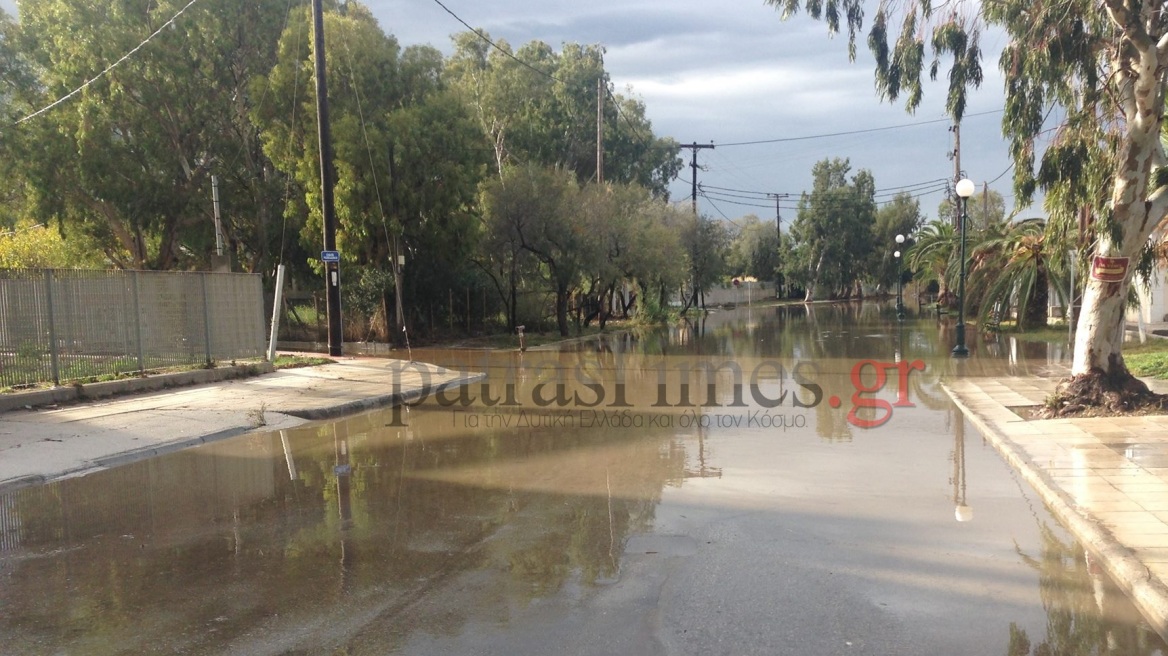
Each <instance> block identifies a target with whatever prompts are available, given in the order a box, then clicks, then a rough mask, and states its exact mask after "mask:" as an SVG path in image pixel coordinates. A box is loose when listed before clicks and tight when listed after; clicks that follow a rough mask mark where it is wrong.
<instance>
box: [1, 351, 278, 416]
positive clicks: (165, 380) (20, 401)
mask: <svg viewBox="0 0 1168 656" xmlns="http://www.w3.org/2000/svg"><path fill="white" fill-rule="evenodd" d="M275 370H276V368H275V367H274V366H273V365H272V363H271V362H258V363H254V364H241V365H234V366H231V367H217V368H215V369H195V370H193V371H183V372H179V373H174V374H157V375H154V376H146V377H144V378H126V379H123V380H110V381H105V382H101V383H88V384H84V385H82V384H77V385H62V386H60V387H54V388H52V389H46V390H36V391H33V392H16V393H14V394H3V395H0V413H3V412H9V411H11V410H21V409H25V408H29V407H33V408H35V407H38V406H46V405H57V404H62V403H74V402H78V401H93V400H95V399H101V398H105V397H109V396H116V395H119V394H137V393H141V392H156V391H158V390H162V389H167V388H170V387H187V386H190V385H205V384H207V383H217V382H219V381H223V380H234V379H237V378H249V377H252V376H260V375H263V374H270V373H272V372H273V371H275Z"/></svg>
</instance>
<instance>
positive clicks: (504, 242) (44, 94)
mask: <svg viewBox="0 0 1168 656" xmlns="http://www.w3.org/2000/svg"><path fill="white" fill-rule="evenodd" d="M184 4H185V3H181V2H168V1H165V0H164V1H162V2H157V1H153V0H151V1H150V2H147V1H146V0H83V1H80V2H78V1H76V0H44V1H40V2H35V3H33V2H21V3H19V4H18V6H19V10H20V16H19V21H17V20H15V19H13V18H12V17H9V16H5V15H3V14H2V13H0V70H2V71H3V73H4V81H5V84H4V86H3V87H0V119H2V120H3V124H4V127H0V150H2V152H0V162H2V164H0V167H3V171H0V173H3V174H4V175H2V176H0V196H2V198H3V200H4V201H5V202H4V203H0V229H2V230H4V231H7V232H10V233H12V234H21V233H20V231H21V230H23V229H26V228H31V226H33V225H37V224H41V225H45V226H50V227H51V228H52V229H54V230H57V231H58V232H59V233H60V234H61V235H63V237H64V239H65V241H66V242H68V243H69V244H70V247H71V248H72V249H73V251H78V250H80V251H82V252H87V253H96V254H100V257H99V258H96V259H100V260H102V261H104V262H105V263H106V264H107V265H109V266H114V267H122V268H149V269H197V268H207V267H208V266H209V265H210V261H211V254H212V253H213V252H214V247H215V234H214V229H213V225H214V221H213V215H212V214H213V205H212V202H211V197H212V189H211V185H212V176H215V177H216V178H217V179H218V182H219V189H220V195H221V197H222V206H223V230H224V236H225V242H226V249H227V251H228V253H229V254H230V255H231V257H232V259H233V261H234V262H235V263H236V267H237V269H238V270H243V271H249V272H261V273H264V274H266V275H269V276H270V274H271V273H272V272H273V271H274V269H275V265H276V264H277V263H280V262H283V263H286V264H288V265H289V266H290V273H291V276H292V279H293V280H294V281H295V283H294V284H298V285H300V286H303V287H307V288H315V287H318V286H319V282H318V280H319V278H318V276H319V272H320V266H319V262H318V261H317V259H316V253H318V252H319V250H320V243H321V239H320V235H321V233H322V217H321V209H320V205H321V204H320V193H321V192H320V174H319V164H318V162H319V158H318V148H317V142H316V119H315V100H316V99H315V91H316V89H315V86H314V84H313V75H314V69H313V53H312V43H313V41H312V38H311V21H310V17H309V11H308V7H307V6H306V5H307V3H306V2H303V1H300V2H294V3H292V6H291V8H290V7H289V3H287V2H275V1H274V0H261V1H259V2H250V3H244V4H243V5H241V4H240V3H238V2H232V1H231V0H204V1H203V2H200V3H198V4H197V5H192V6H189V7H187V8H186V9H185V10H183V11H182V12H179V10H180V9H182V8H183V5H184ZM325 4H326V12H327V13H326V16H325V34H326V41H327V43H328V44H329V45H328V47H329V52H328V53H327V61H328V64H327V65H328V70H327V72H326V73H327V77H328V80H329V100H330V111H331V124H332V134H333V139H334V151H335V153H334V155H335V158H334V162H335V166H336V169H337V181H338V184H337V188H336V207H337V215H338V222H339V229H338V248H339V250H340V251H341V253H342V258H343V260H342V261H343V265H344V268H343V275H344V280H345V284H344V285H343V286H342V287H343V289H345V290H346V295H347V299H346V300H347V301H348V302H347V306H351V307H352V308H353V310H354V312H355V313H356V314H358V315H360V316H355V317H351V318H352V319H355V320H354V321H351V322H350V324H352V327H353V328H354V329H356V332H358V334H360V335H361V336H365V335H368V334H369V333H368V330H367V326H368V324H366V323H365V321H366V320H368V319H375V321H374V323H375V324H377V325H379V326H380V330H382V331H385V330H388V324H390V323H391V322H392V319H393V318H392V317H391V314H393V313H394V312H393V310H391V308H394V307H395V306H397V303H395V302H393V301H396V300H398V299H404V301H405V303H404V310H405V313H404V316H399V317H397V320H398V321H401V322H404V321H406V320H408V321H410V322H411V323H415V324H417V323H421V324H435V323H441V322H442V319H444V318H445V317H443V316H441V315H443V314H445V313H448V312H450V310H451V309H450V308H448V307H447V306H446V304H445V303H433V300H434V299H445V298H446V297H447V295H448V293H450V291H451V290H462V289H471V288H474V289H481V290H490V291H491V293H490V294H489V296H488V298H489V301H488V302H487V303H486V305H488V307H484V308H483V314H484V315H493V314H496V313H497V314H499V315H502V316H506V317H507V322H508V323H509V324H511V325H512V326H514V325H515V324H516V323H517V322H521V321H524V320H528V319H535V320H539V319H541V318H542V317H543V314H542V312H541V310H540V309H539V308H542V299H543V297H544V296H550V297H554V299H555V302H554V304H553V305H554V308H555V313H554V316H555V317H556V323H557V324H558V325H559V327H560V329H561V330H566V328H565V326H566V316H567V314H568V308H569V307H573V308H592V309H593V310H594V314H597V315H599V316H601V318H603V316H602V315H603V312H602V311H601V308H612V307H614V306H616V305H618V302H614V301H613V300H612V299H613V298H614V297H615V296H617V295H618V290H619V292H620V295H623V296H624V297H625V298H624V300H623V306H622V307H628V306H629V304H630V298H629V297H630V296H631V294H625V293H624V292H625V282H628V283H629V284H631V285H633V286H634V287H635V288H636V289H637V290H638V291H639V293H640V295H641V296H642V297H645V298H648V297H650V296H652V297H653V298H655V299H657V300H658V301H659V300H660V299H661V298H662V295H663V293H664V290H670V291H671V290H672V289H674V288H675V287H677V286H678V285H680V284H681V283H682V281H685V280H691V281H692V280H693V276H691V275H690V268H692V267H691V266H690V263H691V256H690V254H691V253H693V252H694V251H693V249H689V250H688V251H687V250H686V249H685V244H684V241H683V239H684V238H685V235H686V234H687V230H689V232H693V231H695V230H697V226H698V224H699V223H700V222H697V221H696V220H694V219H693V218H692V217H688V218H687V217H685V216H683V214H682V213H680V212H678V211H676V210H673V209H671V208H669V207H668V206H667V205H666V203H665V201H666V200H667V185H668V182H669V181H670V180H671V179H673V177H675V175H676V173H677V172H678V171H679V170H680V168H681V166H682V162H681V159H680V158H679V156H678V151H679V149H678V145H677V143H676V142H674V141H673V140H672V139H668V138H661V137H657V136H656V135H654V134H653V131H652V125H651V124H650V122H649V121H648V119H647V118H646V117H645V107H644V105H643V104H642V103H641V102H640V101H639V100H637V99H635V98H631V97H626V96H623V95H621V94H615V93H612V92H611V91H609V89H610V86H611V85H610V81H609V77H608V73H607V72H606V71H605V69H604V50H603V48H601V47H599V46H581V45H578V44H571V43H569V44H565V45H564V46H563V48H562V49H561V50H560V51H559V52H557V51H555V50H553V49H552V48H551V47H550V46H549V45H547V44H545V43H542V42H538V41H534V42H531V43H529V44H527V45H525V46H523V47H521V48H519V49H517V50H516V49H513V48H512V47H511V46H510V45H509V44H507V43H506V42H503V41H496V42H494V43H493V44H491V43H489V39H490V37H489V35H485V34H483V35H480V34H475V33H469V32H468V33H464V34H459V35H456V36H455V37H454V53H453V55H451V56H450V57H444V56H443V55H442V54H441V53H440V52H439V51H438V50H437V49H435V48H433V47H431V46H424V45H423V46H408V47H404V48H403V47H402V46H401V45H399V43H398V42H397V40H396V39H395V38H394V37H393V36H391V35H389V34H387V33H386V32H384V31H383V30H382V28H381V26H379V25H378V24H377V22H376V20H375V19H374V18H373V16H372V14H371V13H370V12H369V10H368V9H367V8H366V7H364V6H363V5H361V4H359V3H357V2H345V3H339V2H326V3H325ZM244 5H246V6H244ZM176 12H179V15H178V17H177V18H175V19H174V20H173V21H172V22H169V23H168V21H170V20H171V18H172V17H174V16H175V14H176ZM159 28H165V29H159ZM152 34H153V36H152V37H151V38H150V39H149V41H148V43H146V44H145V45H144V46H142V47H141V48H139V49H137V50H135V47H136V46H138V45H139V43H141V42H142V40H143V39H144V38H145V37H147V36H148V35H152ZM132 50H133V51H134V52H133V54H132V55H131V56H130V57H128V58H126V59H124V60H122V61H120V62H119V63H118V65H117V66H115V67H113V68H109V69H108V70H107V67H108V66H109V65H110V63H111V62H115V61H118V60H119V58H121V57H122V55H123V54H125V53H127V52H130V51H132ZM89 80H92V82H90V83H88V84H83V83H85V82H86V81H89ZM77 89H79V90H78V91H76V92H75V93H73V94H72V95H69V94H70V93H71V92H74V90H77ZM598 95H599V96H600V98H598ZM66 97H67V99H66V100H64V101H63V102H61V103H60V104H59V105H56V106H52V107H51V109H48V110H46V111H43V112H39V113H38V110H40V109H42V108H46V107H50V106H51V105H52V103H53V102H54V100H56V99H59V98H66ZM598 100H600V101H603V103H602V107H603V110H602V116H601V119H600V130H599V135H598V125H597V123H598V118H597V106H598ZM598 139H600V141H601V144H600V150H602V151H603V153H604V159H603V162H604V164H603V169H602V171H603V179H604V181H605V182H604V183H603V184H602V183H600V181H599V180H598V173H599V172H598V166H597V151H598V143H597V141H598ZM524 189H526V190H527V191H528V192H530V193H528V194H526V195H524V192H523V190H524ZM524 217H526V218H524ZM689 224H692V225H693V227H692V228H685V225H689ZM399 258H401V259H404V262H405V265H404V268H401V267H398V266H396V264H397V262H399V261H400V259H399ZM77 262H78V260H72V263H77ZM35 263H40V262H39V261H38V262H35ZM697 266H698V268H700V265H697ZM525 298H528V299H531V300H530V302H527V301H523V300H522V299H525ZM570 301H571V302H570ZM427 305H428V306H429V312H426V311H424V309H425V308H426V306H427ZM435 306H437V307H438V308H439V311H438V314H439V316H438V317H435V316H434V307H435ZM528 306H530V310H529V311H528V312H527V314H526V315H525V312H524V308H525V307H528ZM422 327H425V326H424V325H423V326H422Z"/></svg>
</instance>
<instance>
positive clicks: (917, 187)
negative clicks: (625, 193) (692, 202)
mask: <svg viewBox="0 0 1168 656" xmlns="http://www.w3.org/2000/svg"><path fill="white" fill-rule="evenodd" d="M686 148H688V146H686ZM948 184H949V181H948V180H947V179H945V178H934V179H932V180H925V181H923V182H914V183H912V184H907V185H899V186H894V187H883V188H881V189H876V190H874V193H875V195H877V196H887V195H890V194H896V193H900V192H901V191H910V192H911V191H921V190H923V189H924V188H928V190H929V191H932V190H933V189H932V188H933V187H944V186H945V185H948ZM698 187H699V188H700V189H702V190H707V189H711V190H714V191H717V192H726V193H725V194H720V195H730V196H734V195H736V194H742V196H740V197H741V198H748V199H754V198H756V197H757V198H767V197H771V196H773V192H768V191H753V190H749V189H732V188H730V187H717V186H714V185H708V184H699V185H698Z"/></svg>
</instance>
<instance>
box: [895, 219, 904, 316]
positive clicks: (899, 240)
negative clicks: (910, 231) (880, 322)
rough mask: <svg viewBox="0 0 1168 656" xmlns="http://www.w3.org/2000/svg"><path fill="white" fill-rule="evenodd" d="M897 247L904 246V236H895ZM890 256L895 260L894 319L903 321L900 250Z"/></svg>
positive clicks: (902, 267)
mask: <svg viewBox="0 0 1168 656" xmlns="http://www.w3.org/2000/svg"><path fill="white" fill-rule="evenodd" d="M896 243H897V245H898V246H899V245H901V244H904V235H897V236H896ZM892 256H893V257H895V258H896V318H897V320H899V321H904V266H903V260H901V259H900V249H899V248H897V249H896V251H895V252H893V253H892Z"/></svg>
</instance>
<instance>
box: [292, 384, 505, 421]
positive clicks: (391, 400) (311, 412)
mask: <svg viewBox="0 0 1168 656" xmlns="http://www.w3.org/2000/svg"><path fill="white" fill-rule="evenodd" d="M486 377H487V375H486V374H468V375H466V376H463V377H461V378H455V379H454V380H448V381H446V382H445V383H441V384H439V385H431V386H426V387H422V388H420V389H412V390H407V391H405V392H392V393H390V394H382V395H379V396H372V397H368V398H365V399H361V400H360V401H349V402H348V403H342V404H340V405H334V406H329V407H327V408H309V409H306V410H295V409H293V410H280V412H282V413H284V414H286V415H291V416H293V417H298V418H300V419H309V420H317V419H334V418H336V417H340V416H343V415H351V414H356V413H358V412H364V411H365V410H372V409H374V408H383V407H386V406H395V405H403V404H406V403H410V402H411V401H417V400H418V399H422V398H425V397H427V396H429V395H431V394H437V393H439V392H442V391H444V390H447V389H454V388H457V387H462V386H463V385H470V384H471V383H477V382H478V381H480V380H482V379H484V378H486Z"/></svg>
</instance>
